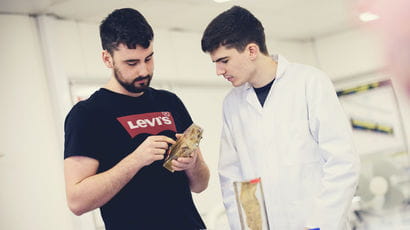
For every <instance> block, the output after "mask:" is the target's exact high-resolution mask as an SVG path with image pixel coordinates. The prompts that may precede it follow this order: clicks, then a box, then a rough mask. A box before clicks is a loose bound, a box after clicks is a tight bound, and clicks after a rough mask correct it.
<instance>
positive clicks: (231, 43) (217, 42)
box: [201, 6, 268, 55]
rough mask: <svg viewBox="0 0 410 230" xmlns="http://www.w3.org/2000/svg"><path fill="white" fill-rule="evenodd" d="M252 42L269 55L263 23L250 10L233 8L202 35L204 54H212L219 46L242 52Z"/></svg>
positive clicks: (212, 23)
mask: <svg viewBox="0 0 410 230" xmlns="http://www.w3.org/2000/svg"><path fill="white" fill-rule="evenodd" d="M252 42H254V43H256V44H257V45H258V46H259V49H260V51H261V52H262V53H263V54H265V55H268V50H267V48H266V42H265V32H264V28H263V26H262V23H261V22H260V21H259V20H258V19H257V18H256V17H255V16H253V14H252V13H251V12H249V11H248V10H246V9H244V8H242V7H240V6H233V7H232V8H230V9H229V10H227V11H225V12H222V13H221V14H219V15H218V16H217V17H216V18H214V19H213V20H212V21H211V22H210V23H209V25H208V26H207V27H206V29H205V31H204V34H203V35H202V40H201V45H202V51H204V52H212V51H214V50H216V49H218V48H219V46H225V47H227V48H235V49H236V50H238V51H239V52H242V51H244V50H245V48H246V46H247V45H248V44H249V43H252Z"/></svg>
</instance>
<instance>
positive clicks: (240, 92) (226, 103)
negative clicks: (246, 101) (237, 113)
mask: <svg viewBox="0 0 410 230" xmlns="http://www.w3.org/2000/svg"><path fill="white" fill-rule="evenodd" d="M247 88H248V86H247V85H246V84H244V85H242V86H239V87H235V88H233V89H231V90H230V91H229V92H228V94H227V95H226V96H225V98H224V100H223V109H224V110H226V109H230V110H232V109H234V107H236V106H237V105H238V104H239V103H241V101H242V99H241V98H242V97H244V94H245V92H246V90H247Z"/></svg>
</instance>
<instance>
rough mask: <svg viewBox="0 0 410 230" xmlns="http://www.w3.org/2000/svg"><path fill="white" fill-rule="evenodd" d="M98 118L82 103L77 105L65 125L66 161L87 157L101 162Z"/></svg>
mask: <svg viewBox="0 0 410 230" xmlns="http://www.w3.org/2000/svg"><path fill="white" fill-rule="evenodd" d="M97 119H98V116H96V115H94V114H93V113H92V112H90V111H88V110H87V109H86V108H85V107H84V106H83V105H81V102H80V103H78V104H76V105H75V106H74V107H73V108H72V109H71V111H70V112H69V114H68V115H67V117H66V120H65V123H64V137H65V140H64V159H65V158H68V157H71V156H86V157H91V158H94V159H97V160H99V157H98V153H99V152H100V150H99V149H98V147H99V146H100V145H99V144H98V140H101V138H100V136H99V135H100V132H99V131H98V126H97V123H98V121H97Z"/></svg>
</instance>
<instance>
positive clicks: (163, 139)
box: [151, 135, 175, 144]
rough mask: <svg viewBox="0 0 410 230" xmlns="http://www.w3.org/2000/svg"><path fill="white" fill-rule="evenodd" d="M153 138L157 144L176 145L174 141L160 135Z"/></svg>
mask: <svg viewBox="0 0 410 230" xmlns="http://www.w3.org/2000/svg"><path fill="white" fill-rule="evenodd" d="M151 137H152V140H153V141H155V142H166V143H169V144H175V141H174V139H172V138H169V137H167V136H163V135H159V136H151Z"/></svg>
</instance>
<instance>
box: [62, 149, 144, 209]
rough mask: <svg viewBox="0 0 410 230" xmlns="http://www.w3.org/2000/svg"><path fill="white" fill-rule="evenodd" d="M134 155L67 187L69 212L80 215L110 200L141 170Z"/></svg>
mask: <svg viewBox="0 0 410 230" xmlns="http://www.w3.org/2000/svg"><path fill="white" fill-rule="evenodd" d="M141 165H142V164H139V162H138V160H137V159H136V158H135V157H134V154H130V155H128V156H127V157H126V158H124V159H123V160H122V161H120V162H119V163H118V164H117V165H115V166H114V167H113V168H111V169H109V170H107V171H105V172H102V173H99V174H95V175H93V176H90V177H87V178H85V179H84V180H82V181H80V182H78V183H76V184H74V185H71V186H67V200H68V205H69V207H70V209H71V211H72V212H73V213H74V214H76V215H82V214H84V213H86V212H88V211H91V210H93V209H96V208H99V207H101V206H103V205H104V204H106V203H107V202H108V201H109V200H111V199H112V198H113V197H114V196H115V195H116V194H117V193H118V192H119V191H120V190H121V189H122V188H123V187H124V186H125V185H126V184H127V183H128V182H129V181H130V180H131V178H132V177H133V176H134V175H135V174H136V173H137V172H138V171H139V170H140V169H141V168H142V166H141Z"/></svg>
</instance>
